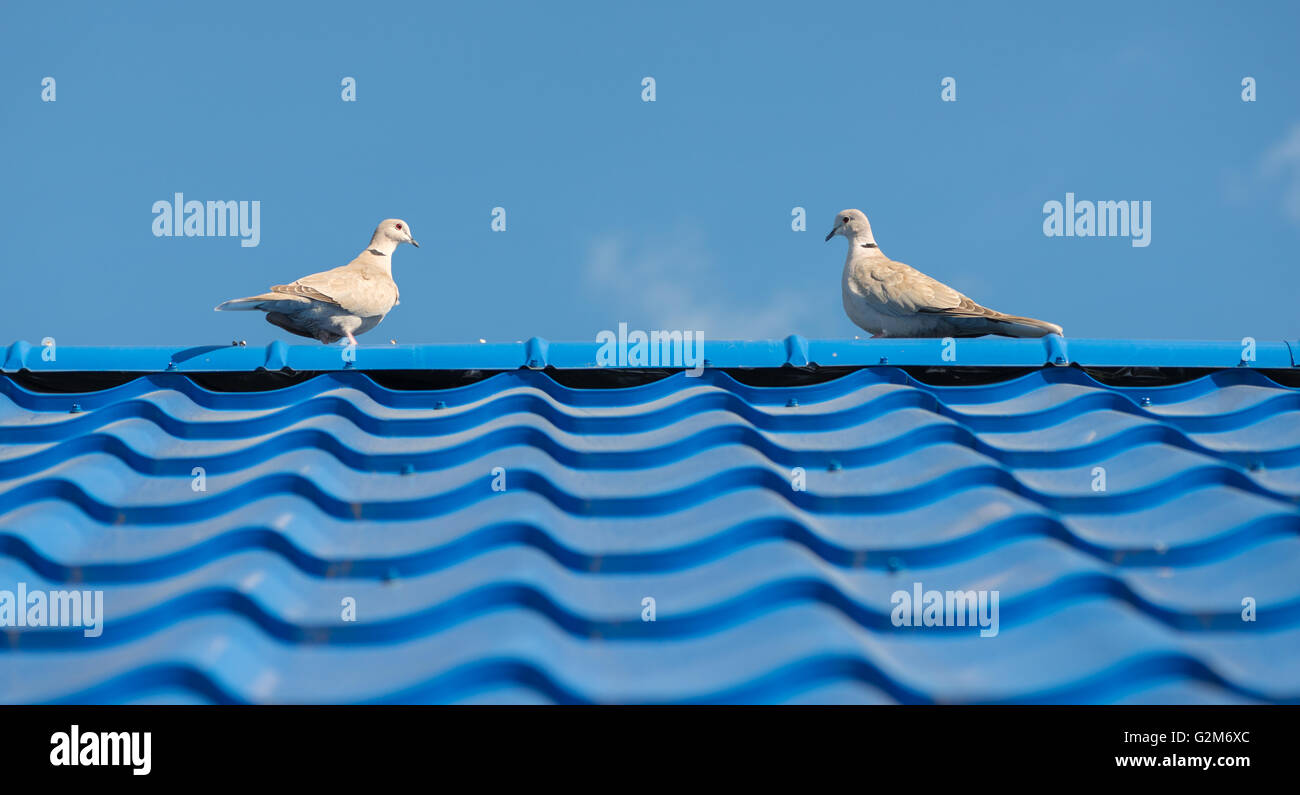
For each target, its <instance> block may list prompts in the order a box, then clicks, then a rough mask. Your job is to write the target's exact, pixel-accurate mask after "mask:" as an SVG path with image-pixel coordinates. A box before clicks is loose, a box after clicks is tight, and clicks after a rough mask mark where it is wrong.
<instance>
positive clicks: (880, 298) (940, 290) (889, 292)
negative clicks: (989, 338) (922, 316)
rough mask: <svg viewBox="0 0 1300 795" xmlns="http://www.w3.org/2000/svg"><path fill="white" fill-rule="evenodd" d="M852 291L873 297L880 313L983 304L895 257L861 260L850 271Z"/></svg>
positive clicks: (969, 308)
mask: <svg viewBox="0 0 1300 795" xmlns="http://www.w3.org/2000/svg"><path fill="white" fill-rule="evenodd" d="M850 279H851V281H852V282H853V288H854V291H855V292H857V293H859V294H862V295H867V296H870V297H872V298H874V299H875V302H876V303H877V304H878V305H877V306H875V307H874V308H875V309H876V311H878V312H880V313H881V314H885V315H891V316H893V317H906V316H908V315H911V314H914V313H916V312H945V313H950V312H964V311H978V310H980V309H983V307H981V306H979V304H976V303H975V302H974V301H972V300H970V299H969V298H967V297H966V296H964V295H962V294H961V293H959V292H957V291H956V290H954V289H952V288H951V287H949V286H948V285H946V284H944V283H943V282H941V281H939V280H937V279H932V278H930V277H929V276H926V275H925V274H924V273H921V272H920V271H918V270H917V269H915V268H913V267H911V266H910V265H905V264H903V263H901V262H896V261H894V260H883V261H880V260H878V261H874V262H862V263H861V264H860V265H858V266H857V267H855V268H853V271H852V273H851V275H850Z"/></svg>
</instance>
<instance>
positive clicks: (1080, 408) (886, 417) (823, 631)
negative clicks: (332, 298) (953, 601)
mask: <svg viewBox="0 0 1300 795" xmlns="http://www.w3.org/2000/svg"><path fill="white" fill-rule="evenodd" d="M706 347H707V353H706V355H707V356H708V358H709V364H710V367H709V368H708V369H706V370H705V371H704V372H703V373H702V374H701V376H700V377H698V378H692V377H687V376H686V375H685V374H683V373H681V372H670V373H669V374H667V375H666V377H662V378H657V379H650V380H646V381H645V382H644V383H639V384H637V385H629V386H607V387H577V386H572V385H570V386H566V385H564V384H562V383H561V382H560V381H562V380H564V378H563V371H565V370H587V371H595V370H596V369H597V368H596V348H597V346H595V345H593V344H590V343H563V342H548V341H546V340H542V339H539V338H534V339H531V340H527V341H521V342H519V343H494V344H484V345H468V346H457V345H434V346H362V347H361V348H359V349H358V350H357V352H356V353H357V361H356V362H355V364H353V365H352V366H347V365H348V363H347V362H346V361H345V360H344V359H343V358H342V357H341V356H340V351H339V349H338V348H329V347H325V346H291V345H284V344H283V343H279V342H277V343H273V344H271V345H269V346H267V347H266V348H247V347H242V346H231V347H227V346H207V347H201V348H191V349H186V350H176V349H168V348H139V349H105V348H76V347H63V346H60V347H59V348H58V350H57V358H55V359H54V360H53V361H47V360H46V357H44V356H43V355H42V353H43V349H42V348H41V347H39V346H33V345H30V344H27V343H16V344H15V345H12V346H9V348H8V349H7V350H6V351H5V352H4V355H3V356H2V357H0V359H3V362H4V369H5V370H6V372H8V373H12V374H14V375H13V376H6V377H3V378H0V591H4V590H6V589H14V588H16V587H17V583H24V584H25V587H26V588H27V589H28V590H29V591H30V590H47V591H48V590H60V589H93V590H98V591H102V592H103V595H104V611H105V615H104V622H103V634H102V635H100V636H99V637H86V636H85V634H84V632H83V630H82V628H80V627H58V628H32V627H3V628H0V629H3V632H0V702H6V703H10V702H70V703H79V702H113V703H158V702H169V703H175V702H183V703H214V702H217V703H244V702H257V703H261V702H408V701H434V702H447V703H501V702H511V703H517V702H526V703H551V702H575V703H588V702H597V703H600V702H680V701H686V702H756V701H757V702H782V703H842V702H862V703H892V702H903V703H953V702H958V703H978V702H1013V703H1056V702H1089V703H1091V702H1106V703H1189V702H1190V703H1256V702H1281V703H1300V578H1297V577H1296V576H1295V572H1296V571H1297V570H1298V567H1300V389H1297V388H1295V387H1292V386H1287V384H1294V383H1296V373H1295V370H1296V369H1297V361H1296V359H1295V358H1294V356H1293V351H1295V350H1300V345H1298V344H1296V343H1295V342H1289V343H1288V342H1285V341H1279V342H1268V341H1259V342H1258V343H1257V344H1256V358H1255V360H1254V361H1242V360H1241V355H1242V351H1243V350H1244V348H1243V346H1242V345H1241V344H1239V343H1237V342H1223V343H1166V342H1140V341H1139V342H1123V341H1099V340H1070V341H1066V340H1062V339H1060V338H1056V337H1049V338H1045V339H1043V340H1001V339H980V340H958V341H957V347H956V350H957V357H958V358H957V360H956V361H950V360H949V359H945V358H944V351H943V347H942V341H940V340H862V341H828V340H805V339H803V338H799V337H790V338H787V339H786V340H781V341H760V342H718V343H708V345H707V346H706ZM1065 365H1074V366H1065ZM783 367H785V368H786V369H784V370H780V371H767V373H768V374H767V375H765V376H763V377H761V378H759V379H757V380H756V381H755V383H767V384H776V385H775V386H754V385H749V384H746V383H744V382H743V381H744V380H746V378H747V377H746V376H745V375H744V370H745V369H748V368H783ZM790 367H793V368H796V369H793V370H792V369H789V368H790ZM827 367H833V368H839V369H836V370H833V371H830V372H826V373H823V374H822V376H821V379H822V380H818V381H816V382H815V383H814V382H805V381H804V380H803V379H800V378H797V377H796V376H797V375H798V374H800V373H807V372H815V371H817V370H818V369H821V368H827ZM285 368H287V369H288V370H293V371H307V373H308V375H307V376H302V377H300V378H299V380H297V381H296V382H294V383H292V384H291V385H289V386H283V387H280V388H269V387H265V386H263V387H258V386H257V385H252V386H251V387H250V386H248V385H245V386H243V387H241V391H228V392H227V391H217V390H216V389H214V388H210V387H209V386H203V385H202V384H201V383H200V381H199V380H195V379H194V378H192V377H191V376H192V375H197V374H200V373H244V374H253V375H255V374H256V373H257V372H258V371H259V370H272V371H278V370H281V369H285ZM541 368H551V369H546V370H543V369H541ZM719 368H737V369H734V370H731V371H724V370H723V369H719ZM903 368H907V369H903ZM928 368H943V369H944V371H946V372H948V373H955V374H957V375H959V376H960V375H962V374H975V373H977V372H979V373H980V381H979V382H977V383H975V384H972V385H934V384H929V383H926V380H928V379H929V376H927V372H928ZM999 368H1004V369H1005V373H1004V375H1001V376H999V375H997V372H998V371H999ZM1094 368H1101V369H1094ZM1105 368H1141V371H1142V372H1143V373H1145V374H1147V375H1150V374H1151V373H1154V372H1163V373H1165V374H1167V375H1169V376H1170V377H1169V378H1166V379H1165V381H1164V382H1144V381H1141V380H1138V379H1130V380H1129V381H1127V382H1125V383H1128V384H1130V385H1108V384H1106V383H1103V382H1101V381H1099V380H1096V378H1094V375H1097V374H1100V373H1102V371H1103V370H1104V369H1105ZM1177 368H1192V369H1190V370H1179V369H1177ZM420 370H441V371H448V370H451V371H471V370H472V371H481V375H482V377H481V378H479V379H478V380H472V381H470V382H467V383H464V384H463V385H461V386H455V387H448V388H432V387H430V388H401V389H399V388H394V387H392V386H385V385H384V384H388V383H394V382H393V381H391V380H390V379H388V378H387V377H386V373H385V371H420ZM53 373H61V374H62V375H61V376H60V377H61V378H63V381H62V382H61V386H60V388H61V389H66V388H68V386H69V385H71V386H72V387H73V388H76V386H77V384H78V383H82V384H90V383H103V380H102V379H100V380H99V381H96V382H92V381H91V380H90V376H91V375H92V374H100V373H104V374H107V373H124V374H126V375H123V376H122V377H121V379H122V380H121V383H119V384H118V385H116V386H109V387H106V388H102V389H86V390H84V391H77V392H66V391H63V392H59V391H39V388H38V387H37V386H36V384H39V383H42V382H41V381H40V379H42V378H49V377H51V376H50V375H49V374H53ZM773 373H776V374H775V375H773ZM780 373H785V374H786V375H785V376H781V375H780ZM589 374H591V373H590V372H589ZM407 375H408V376H409V373H408V374H407ZM963 377H964V376H963ZM557 379H558V380H557ZM1122 380H1123V379H1122V378H1121V381H1122ZM205 383H206V382H205ZM408 386H410V384H408ZM195 467H202V477H203V483H202V486H203V487H202V488H201V489H196V480H195V478H196V473H195ZM498 468H499V469H498ZM799 470H802V471H801V472H800V471H799ZM500 474H503V475H504V477H505V489H504V491H497V490H494V488H493V480H494V478H496V477H497V476H498V475H500ZM1099 475H1100V476H1101V477H1104V487H1102V488H1099V483H1100V481H1099ZM796 479H797V480H798V482H799V483H800V485H801V486H802V488H801V489H796V488H793V487H792V482H793V481H794V480H796ZM915 583H921V584H922V586H923V588H924V589H926V590H930V589H937V590H953V591H996V592H997V593H998V595H999V622H998V623H999V627H998V632H997V634H996V635H995V636H993V637H981V636H980V634H979V631H978V630H979V628H978V627H970V626H943V627H910V626H896V625H895V622H894V621H893V620H892V614H893V609H894V601H893V599H892V596H893V594H894V593H895V592H896V591H899V590H905V591H909V592H910V590H911V589H912V588H913V585H914V584H915ZM645 597H652V598H654V599H655V604H656V620H655V621H652V622H651V621H643V620H642V610H643V606H642V600H643V599H644V598H645ZM349 598H350V599H354V600H355V603H356V608H357V620H356V621H345V620H343V619H342V616H341V612H342V610H341V605H342V604H343V602H344V600H345V599H349ZM1243 600H1245V602H1248V603H1251V604H1253V610H1254V620H1253V621H1244V620H1242V615H1243V609H1244V607H1243ZM1252 600H1253V601H1252ZM0 615H2V613H0Z"/></svg>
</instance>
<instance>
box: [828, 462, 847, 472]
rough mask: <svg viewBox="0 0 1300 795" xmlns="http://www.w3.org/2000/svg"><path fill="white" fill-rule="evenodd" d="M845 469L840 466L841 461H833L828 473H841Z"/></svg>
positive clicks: (829, 465)
mask: <svg viewBox="0 0 1300 795" xmlns="http://www.w3.org/2000/svg"><path fill="white" fill-rule="evenodd" d="M843 468H844V467H843V466H841V465H840V462H839V461H832V462H830V464H828V465H827V466H826V471H827V472H839V471H840V470H841V469H843Z"/></svg>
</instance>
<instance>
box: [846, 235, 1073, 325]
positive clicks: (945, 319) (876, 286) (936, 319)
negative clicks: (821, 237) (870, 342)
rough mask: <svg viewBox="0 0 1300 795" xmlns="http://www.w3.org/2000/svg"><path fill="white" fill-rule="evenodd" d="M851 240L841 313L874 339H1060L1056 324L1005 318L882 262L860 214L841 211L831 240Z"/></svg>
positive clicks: (907, 269)
mask: <svg viewBox="0 0 1300 795" xmlns="http://www.w3.org/2000/svg"><path fill="white" fill-rule="evenodd" d="M836 235H843V236H844V237H846V238H848V241H849V256H848V258H847V259H846V260H845V261H844V276H843V278H842V279H841V281H840V289H841V292H842V294H843V298H844V311H845V312H847V313H848V315H849V319H850V320H852V321H853V322H854V323H856V324H857V325H858V327H860V328H862V329H864V330H866V331H869V332H871V333H872V334H873V335H875V336H877V337H978V336H980V335H983V334H998V335H1001V336H1003V337H1043V336H1046V335H1048V334H1063V333H1064V332H1063V331H1062V330H1061V327H1060V326H1058V325H1056V324H1054V323H1047V322H1045V321H1042V320H1034V319H1033V318H1029V317H1017V316H1015V315H1004V314H1002V313H1001V312H997V311H994V310H992V309H989V308H987V307H983V306H980V305H979V304H977V303H975V302H974V301H972V300H970V299H969V298H967V297H966V296H964V295H962V294H961V293H959V292H957V291H956V290H954V289H952V288H951V287H949V286H948V285H946V284H944V283H943V282H940V281H938V280H936V279H932V278H930V277H929V276H926V275H925V274H924V273H921V272H920V271H918V270H917V269H915V268H913V267H911V266H910V265H904V264H903V263H901V262H895V261H894V260H892V259H890V258H889V257H886V256H885V255H884V253H883V252H881V250H880V247H879V246H877V245H876V239H875V237H874V236H872V234H871V224H870V223H868V222H867V216H866V215H864V214H863V213H862V211H861V210H841V211H840V212H839V213H837V214H836V215H835V228H833V229H831V232H830V234H828V235H827V236H826V239H827V240H828V241H829V240H830V239H831V238H832V237H835V236H836Z"/></svg>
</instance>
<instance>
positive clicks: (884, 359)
mask: <svg viewBox="0 0 1300 795" xmlns="http://www.w3.org/2000/svg"><path fill="white" fill-rule="evenodd" d="M880 363H881V364H889V357H888V356H881V357H880Z"/></svg>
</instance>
